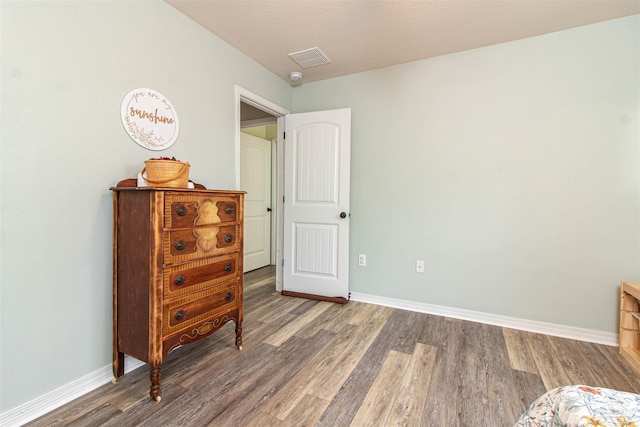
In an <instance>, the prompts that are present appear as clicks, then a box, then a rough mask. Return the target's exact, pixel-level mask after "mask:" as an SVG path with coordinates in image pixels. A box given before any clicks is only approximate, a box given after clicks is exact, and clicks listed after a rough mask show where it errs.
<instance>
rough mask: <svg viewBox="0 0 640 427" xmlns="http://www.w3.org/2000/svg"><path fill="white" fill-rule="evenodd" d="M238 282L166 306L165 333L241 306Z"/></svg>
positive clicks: (174, 301)
mask: <svg viewBox="0 0 640 427" xmlns="http://www.w3.org/2000/svg"><path fill="white" fill-rule="evenodd" d="M238 283H239V282H238V281H236V282H234V283H231V284H228V285H223V286H217V287H215V288H212V289H209V290H207V291H203V292H196V293H194V294H189V295H188V296H186V297H184V298H180V299H177V300H173V301H172V302H168V303H167V304H165V306H164V309H163V319H164V321H163V331H164V335H169V334H172V333H174V332H177V331H180V330H182V329H184V328H187V327H191V326H193V325H194V324H196V323H198V322H202V321H203V320H205V319H207V318H209V317H213V316H217V315H220V314H222V313H225V312H227V311H231V310H233V309H235V308H237V307H238V306H239V304H240V303H239V295H238V293H239V285H238Z"/></svg>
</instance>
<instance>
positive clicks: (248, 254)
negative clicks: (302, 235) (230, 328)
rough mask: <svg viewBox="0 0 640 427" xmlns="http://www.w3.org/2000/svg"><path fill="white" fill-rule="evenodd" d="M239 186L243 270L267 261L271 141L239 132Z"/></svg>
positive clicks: (267, 262)
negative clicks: (242, 216)
mask: <svg viewBox="0 0 640 427" xmlns="http://www.w3.org/2000/svg"><path fill="white" fill-rule="evenodd" d="M240 188H241V189H242V190H244V191H246V192H247V194H246V195H245V199H244V200H245V203H244V271H245V272H246V271H251V270H255V269H257V268H260V267H264V266H266V265H269V264H270V262H271V142H270V141H267V140H266V139H262V138H258V137H256V136H253V135H249V134H246V133H241V135H240Z"/></svg>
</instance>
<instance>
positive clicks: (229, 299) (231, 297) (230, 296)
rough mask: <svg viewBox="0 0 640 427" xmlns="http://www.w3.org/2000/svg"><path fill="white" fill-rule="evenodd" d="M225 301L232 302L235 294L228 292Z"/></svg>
mask: <svg viewBox="0 0 640 427" xmlns="http://www.w3.org/2000/svg"><path fill="white" fill-rule="evenodd" d="M224 299H225V301H231V300H232V299H233V292H227V295H225V296H224Z"/></svg>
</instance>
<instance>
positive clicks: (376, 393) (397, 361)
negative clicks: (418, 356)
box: [351, 350, 411, 427]
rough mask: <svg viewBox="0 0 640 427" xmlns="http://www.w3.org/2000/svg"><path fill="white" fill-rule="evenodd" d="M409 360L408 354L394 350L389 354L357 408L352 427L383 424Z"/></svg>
mask: <svg viewBox="0 0 640 427" xmlns="http://www.w3.org/2000/svg"><path fill="white" fill-rule="evenodd" d="M410 360H411V356H410V355H409V354H406V353H401V352H399V351H395V350H391V351H390V352H389V355H388V356H387V358H386V359H385V361H384V363H383V365H382V368H381V369H380V372H379V373H378V375H377V376H376V378H375V380H374V381H373V384H372V385H371V387H370V388H369V391H368V392H367V395H366V396H365V398H364V401H363V402H362V404H361V405H360V407H359V408H358V412H356V415H355V416H354V417H353V420H352V421H351V426H352V427H360V426H379V425H384V424H385V421H386V420H387V418H388V417H389V414H390V413H391V408H392V406H393V402H394V401H395V399H396V396H397V394H398V391H399V389H400V383H401V381H402V378H403V376H404V374H405V372H406V370H407V366H409V361H410Z"/></svg>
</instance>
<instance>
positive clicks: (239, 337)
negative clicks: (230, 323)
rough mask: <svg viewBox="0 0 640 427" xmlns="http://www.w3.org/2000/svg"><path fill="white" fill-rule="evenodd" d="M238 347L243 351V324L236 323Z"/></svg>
mask: <svg viewBox="0 0 640 427" xmlns="http://www.w3.org/2000/svg"><path fill="white" fill-rule="evenodd" d="M236 347H238V350H242V322H236Z"/></svg>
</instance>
